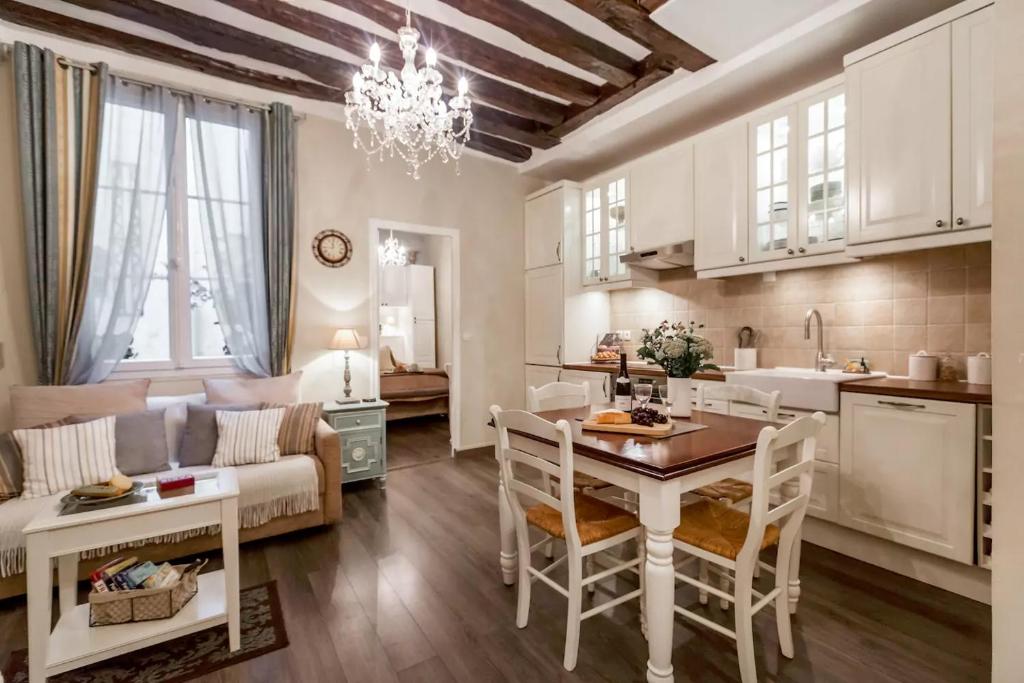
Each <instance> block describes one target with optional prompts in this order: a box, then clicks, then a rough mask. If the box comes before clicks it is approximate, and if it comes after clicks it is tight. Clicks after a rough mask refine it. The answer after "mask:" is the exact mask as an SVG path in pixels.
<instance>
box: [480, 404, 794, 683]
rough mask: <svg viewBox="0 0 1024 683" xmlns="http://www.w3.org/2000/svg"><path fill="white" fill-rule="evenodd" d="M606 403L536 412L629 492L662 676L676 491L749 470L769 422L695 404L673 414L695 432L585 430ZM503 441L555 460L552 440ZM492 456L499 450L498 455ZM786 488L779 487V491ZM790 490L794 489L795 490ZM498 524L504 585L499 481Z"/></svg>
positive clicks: (653, 676)
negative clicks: (563, 428)
mask: <svg viewBox="0 0 1024 683" xmlns="http://www.w3.org/2000/svg"><path fill="white" fill-rule="evenodd" d="M605 407H606V406H603V405H595V406H589V407H584V408H567V409H561V410H548V411H540V412H537V413H535V414H536V415H538V416H540V417H542V418H544V419H546V420H549V421H551V422H557V421H558V420H565V421H567V422H568V423H569V424H570V426H571V427H572V436H573V454H574V457H573V460H574V468H575V470H576V471H577V472H582V473H584V474H589V475H591V476H593V477H596V478H598V479H600V480H602V481H605V482H607V483H609V484H613V485H614V486H618V487H620V488H621V489H624V490H625V491H626V492H632V494H635V496H633V497H634V498H635V500H636V502H637V504H638V508H639V516H640V523H641V524H642V525H643V527H644V530H645V535H646V544H647V545H646V555H647V560H646V563H645V564H644V568H643V571H644V591H645V596H644V600H645V603H644V605H645V610H644V612H645V614H644V615H643V616H644V622H645V624H646V635H647V641H648V660H647V680H648V681H650V682H651V683H668V682H670V681H672V680H673V673H672V629H673V627H674V623H675V610H674V609H673V608H674V601H675V580H676V579H675V571H676V567H675V563H674V561H673V545H672V532H673V531H674V530H675V528H676V527H677V526H679V522H680V519H681V514H686V512H685V508H684V507H683V508H682V512H681V503H680V501H681V497H682V496H683V494H685V493H687V492H690V491H693V490H694V489H697V488H700V487H701V486H705V485H707V484H711V483H713V482H716V481H718V480H720V479H724V478H726V477H740V478H744V477H745V475H747V478H749V474H750V472H751V468H752V465H753V456H754V450H755V446H756V444H757V437H758V435H759V434H760V432H761V430H762V429H764V428H765V427H768V426H777V425H774V424H772V423H770V422H763V421H761V420H752V419H747V418H742V417H734V416H731V415H722V414H718V413H711V412H706V411H698V410H694V411H693V412H692V413H691V415H690V417H688V418H672V419H673V421H674V422H675V423H681V424H678V425H677V428H678V429H683V428H686V427H691V428H692V427H694V426H695V427H696V429H694V430H693V431H686V432H685V433H680V434H675V435H672V436H667V437H661V438H656V437H649V436H634V435H629V434H620V433H609V432H599V431H591V430H584V429H583V423H582V421H583V420H584V419H585V418H587V417H589V416H590V415H591V414H592V413H593V412H596V411H598V410H601V409H603V408H605ZM509 445H510V446H511V447H513V448H517V449H521V450H523V451H526V452H528V453H531V454H533V455H537V456H539V457H542V458H545V459H547V460H550V461H552V462H558V447H557V445H556V444H555V443H554V442H552V441H547V440H545V439H542V438H539V437H537V436H534V435H530V434H526V433H519V432H515V431H513V430H509ZM496 455H497V454H496ZM785 493H786V492H785V491H783V494H785ZM793 495H796V494H795V492H794V493H793ZM498 509H499V517H500V522H499V523H500V528H501V555H500V564H501V574H502V580H503V581H504V583H505V584H506V585H509V586H511V585H513V584H514V583H515V581H516V572H517V566H518V557H517V550H516V538H515V526H514V522H513V518H512V508H511V507H510V502H509V500H508V499H507V498H506V497H505V491H504V488H503V487H502V486H501V483H500V482H499V484H498ZM799 563H800V543H799V541H798V542H797V543H796V547H795V549H794V551H793V559H792V566H791V569H790V575H789V576H790V580H789V585H788V587H787V591H788V598H789V609H790V612H795V611H796V607H797V603H798V601H799V598H800V579H799V572H798V570H799Z"/></svg>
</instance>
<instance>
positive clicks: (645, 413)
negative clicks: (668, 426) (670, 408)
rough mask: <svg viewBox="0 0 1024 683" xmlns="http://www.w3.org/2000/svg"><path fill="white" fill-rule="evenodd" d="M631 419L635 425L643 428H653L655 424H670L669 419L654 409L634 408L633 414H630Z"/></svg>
mask: <svg viewBox="0 0 1024 683" xmlns="http://www.w3.org/2000/svg"><path fill="white" fill-rule="evenodd" d="M630 419H631V420H632V422H633V424H637V425H640V426H641V427H653V426H654V425H655V423H657V424H665V423H666V422H668V417H666V416H665V415H662V414H661V413H659V412H658V411H657V410H655V409H654V408H633V412H632V413H630Z"/></svg>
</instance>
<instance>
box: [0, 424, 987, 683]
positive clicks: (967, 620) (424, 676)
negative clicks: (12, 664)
mask: <svg viewBox="0 0 1024 683" xmlns="http://www.w3.org/2000/svg"><path fill="white" fill-rule="evenodd" d="M435 445H436V444H435ZM419 465H420V466H416V467H407V468H401V469H398V470H396V471H392V472H391V473H390V474H389V477H388V484H387V488H386V489H384V490H383V491H382V490H379V489H378V488H377V487H376V486H375V485H373V484H372V483H370V484H367V483H362V482H361V483H358V484H354V485H350V486H346V487H345V491H344V497H343V504H344V518H343V522H342V523H341V524H340V525H338V526H336V527H331V528H325V529H314V530H307V531H302V532H297V533H294V534H290V535H288V536H284V537H280V538H276V539H268V540H264V541H259V542H255V543H250V544H247V545H245V546H243V547H242V551H241V583H242V585H243V587H244V586H251V585H256V584H259V583H263V582H265V581H269V580H271V579H275V580H276V581H277V586H278V593H279V596H280V599H281V605H282V608H283V611H284V616H285V623H286V628H287V629H288V637H289V641H290V645H289V647H288V648H287V649H285V650H281V651H277V652H273V653H270V654H268V655H265V656H263V657H259V658H257V659H254V660H250V661H247V662H243V663H241V664H239V665H237V666H235V667H232V668H229V669H225V670H222V671H219V672H215V673H214V674H210V675H208V676H205V677H203V678H201V679H199V680H200V681H202V682H203V683H235V682H242V681H245V682H250V681H256V682H262V681H267V682H268V683H270V682H275V683H277V682H279V681H287V680H295V681H299V680H302V681H315V680H325V681H326V680H330V681H339V682H343V681H350V682H352V683H356V682H358V683H365V682H371V681H381V682H391V683H394V682H396V681H398V682H400V683H421V682H422V683H446V682H449V681H472V682H473V683H477V682H483V681H516V682H519V681H523V682H532V681H538V682H541V681H544V682H547V681H615V682H620V681H642V680H643V678H644V667H645V662H646V641H645V640H644V639H643V637H642V636H641V635H640V631H639V611H638V607H637V605H636V603H632V604H629V605H622V606H619V607H617V608H615V609H613V610H610V611H608V612H606V613H605V614H603V615H600V616H598V617H594V618H593V619H589V620H587V621H586V622H584V624H583V628H582V634H581V639H580V655H579V665H578V666H577V669H576V671H574V672H572V673H569V672H566V671H564V670H563V669H562V666H561V661H562V647H563V642H564V640H563V639H564V634H565V609H566V604H565V599H564V598H562V597H561V596H560V595H558V594H556V593H555V592H553V591H551V590H549V589H548V588H547V587H545V586H543V585H541V584H534V588H533V601H532V608H531V612H530V623H529V625H528V626H527V628H525V629H521V630H520V629H517V628H516V627H515V596H516V593H515V589H514V588H507V587H505V586H504V585H502V583H501V578H500V572H499V570H498V563H497V557H498V533H497V526H498V522H497V515H498V511H497V503H496V499H495V489H496V486H497V483H496V479H495V477H496V473H497V467H496V464H495V462H494V460H493V458H492V457H487V456H479V455H477V456H467V457H460V458H456V459H452V458H449V457H447V454H446V457H444V458H435V457H433V456H431V457H430V458H428V459H427V461H426V462H424V463H420V464H419ZM210 560H211V568H217V567H219V566H220V558H219V557H218V556H217V554H216V553H214V554H212V555H211V556H210ZM535 560H536V561H537V562H538V563H541V562H543V560H542V559H541V558H539V557H536V558H535ZM801 574H802V577H801V578H802V588H803V593H802V599H801V603H800V611H799V613H798V614H797V616H796V617H795V618H794V622H793V625H794V640H795V645H796V657H795V658H794V659H793V660H788V659H785V658H784V657H782V656H781V655H780V654H779V652H778V640H777V636H776V633H775V621H774V618H773V617H772V615H771V613H770V610H768V611H766V612H763V613H761V614H760V615H759V616H757V617H755V645H756V651H757V666H758V672H759V676H760V680H766V681H778V682H787V683H788V682H798V681H799V682H803V681H813V682H814V683H820V682H829V681H857V682H860V681H871V682H872V683H874V682H878V683H896V682H899V683H905V682H917V681H920V682H924V681H928V682H932V681H949V682H951V683H952V682H954V681H956V682H960V681H982V680H988V679H989V678H990V667H991V660H990V651H991V630H990V629H991V627H990V623H991V613H990V610H989V608H988V607H987V606H985V605H981V604H979V603H976V602H973V601H971V600H968V599H966V598H961V597H959V596H956V595H953V594H951V593H947V592H944V591H941V590H938V589H935V588H931V587H929V586H926V585H924V584H921V583H919V582H916V581H913V580H911V579H907V578H905V577H902V576H898V575H896V574H892V573H890V572H887V571H884V570H882V569H879V568H877V567H873V566H871V565H868V564H864V563H862V562H859V561H857V560H855V559H852V558H849V557H845V556H841V555H838V554H836V553H833V552H830V551H828V550H825V549H822V548H819V547H816V546H812V545H809V544H805V545H804V554H803V567H802V572H801ZM554 576H555V577H556V579H564V572H561V573H559V572H558V571H556V572H554ZM633 586H635V578H634V577H629V578H623V579H617V580H607V581H605V582H603V583H602V585H601V586H600V588H599V590H598V592H597V594H596V595H595V596H594V597H592V598H591V597H586V598H584V606H585V608H586V606H587V605H590V604H597V603H600V602H603V601H605V600H608V599H610V598H611V597H613V596H614V595H616V594H618V592H621V591H626V590H629V589H630V588H632V587H633ZM676 600H677V601H678V602H682V603H686V604H687V605H688V606H690V607H691V608H692V609H697V610H700V612H701V613H702V614H704V615H705V616H707V617H708V618H710V619H713V620H715V621H716V622H719V623H722V624H729V622H730V619H731V617H732V612H731V611H730V612H725V611H722V610H720V609H719V608H718V606H717V601H714V600H713V601H712V602H711V604H710V605H709V606H707V607H699V606H694V605H695V603H696V594H695V592H694V590H693V589H692V588H690V587H680V588H679V589H678V591H677V594H676ZM0 634H2V637H0V660H2V661H6V658H7V656H8V654H9V653H10V652H11V651H12V650H17V649H20V648H23V647H25V644H26V635H25V602H24V599H23V598H12V599H9V600H6V601H4V602H0ZM673 642H674V651H673V664H674V666H675V668H676V680H677V681H701V682H702V683H705V682H710V683H717V682H722V683H732V682H734V681H738V680H739V670H738V668H737V664H736V655H735V650H734V646H733V644H732V642H731V641H729V640H727V639H725V638H724V637H722V636H719V635H717V634H715V633H713V632H710V631H709V630H707V629H704V628H701V627H698V626H696V625H692V624H690V623H688V622H684V621H683V620H682V619H677V620H676V628H675V635H674V640H673Z"/></svg>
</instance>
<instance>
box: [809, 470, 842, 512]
mask: <svg viewBox="0 0 1024 683" xmlns="http://www.w3.org/2000/svg"><path fill="white" fill-rule="evenodd" d="M807 514H808V515H810V516H811V517H817V518H818V519H824V520H825V521H828V522H838V521H839V465H834V464H832V463H830V462H817V461H815V463H814V482H813V483H812V484H811V499H810V500H809V501H808V502H807Z"/></svg>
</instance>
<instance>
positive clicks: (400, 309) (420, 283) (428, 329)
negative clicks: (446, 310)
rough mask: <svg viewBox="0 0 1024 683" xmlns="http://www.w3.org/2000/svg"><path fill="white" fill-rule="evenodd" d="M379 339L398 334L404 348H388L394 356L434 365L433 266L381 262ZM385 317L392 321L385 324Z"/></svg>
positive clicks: (424, 365)
mask: <svg viewBox="0 0 1024 683" xmlns="http://www.w3.org/2000/svg"><path fill="white" fill-rule="evenodd" d="M380 279H381V282H380V292H381V297H380V300H381V317H380V319H381V321H382V323H384V325H385V327H387V328H391V329H384V328H382V330H381V338H382V340H383V339H384V338H385V337H389V338H391V339H393V338H394V337H395V336H400V337H402V338H403V340H404V348H403V349H398V348H394V347H393V348H392V350H393V351H394V353H395V355H396V356H397V357H398V360H400V361H402V362H403V363H416V364H417V365H419V366H420V367H421V368H435V367H437V314H436V304H435V300H434V267H433V266H423V265H418V264H409V265H407V266H384V267H382V268H381V271H380ZM389 321H393V322H391V323H390V325H389V324H388V323H389Z"/></svg>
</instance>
